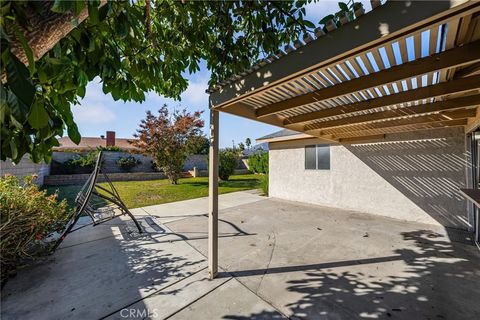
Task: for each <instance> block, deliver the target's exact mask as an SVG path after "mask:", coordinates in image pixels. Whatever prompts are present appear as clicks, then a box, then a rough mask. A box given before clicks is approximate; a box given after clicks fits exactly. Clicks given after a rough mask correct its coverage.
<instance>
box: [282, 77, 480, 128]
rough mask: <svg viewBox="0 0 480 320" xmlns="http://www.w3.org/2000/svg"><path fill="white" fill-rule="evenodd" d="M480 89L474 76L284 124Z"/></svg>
mask: <svg viewBox="0 0 480 320" xmlns="http://www.w3.org/2000/svg"><path fill="white" fill-rule="evenodd" d="M478 88H480V76H473V77H468V78H463V79H458V80H453V81H450V82H442V83H439V84H435V85H431V86H427V87H422V88H418V89H415V90H410V91H403V92H399V93H396V94H391V95H388V96H384V97H380V98H376V99H369V100H366V101H362V102H357V103H351V104H347V105H343V106H339V107H336V108H330V109H325V110H319V111H314V112H310V113H307V114H302V115H298V116H294V117H290V118H287V119H285V120H284V121H283V124H284V125H286V126H287V127H288V126H289V125H293V124H298V123H305V122H311V121H315V120H318V119H322V118H327V117H333V116H338V115H347V114H349V113H354V112H358V111H365V110H371V109H375V108H379V107H384V106H391V105H395V104H400V103H407V102H412V101H417V100H421V99H428V98H436V97H440V96H443V95H448V94H453V93H460V92H466V91H470V90H474V89H478Z"/></svg>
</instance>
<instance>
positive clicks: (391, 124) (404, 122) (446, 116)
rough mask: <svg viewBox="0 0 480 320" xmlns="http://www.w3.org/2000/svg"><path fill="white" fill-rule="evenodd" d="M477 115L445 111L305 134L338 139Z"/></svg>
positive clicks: (317, 130) (472, 111) (472, 112)
mask: <svg viewBox="0 0 480 320" xmlns="http://www.w3.org/2000/svg"><path fill="white" fill-rule="evenodd" d="M476 115H477V109H476V108H471V109H463V110H455V111H448V112H447V111H446V112H443V113H437V114H428V115H421V116H416V117H408V118H401V119H393V120H386V121H378V122H373V123H372V122H370V123H364V124H360V125H358V124H357V125H353V126H349V127H340V128H333V129H326V130H323V129H321V130H319V129H314V130H309V131H307V133H310V134H313V135H320V136H322V135H334V136H336V137H338V135H341V134H343V133H354V132H355V131H365V130H375V129H388V128H396V127H400V126H408V125H415V124H427V123H434V122H442V121H450V120H456V119H466V118H472V117H475V116H476Z"/></svg>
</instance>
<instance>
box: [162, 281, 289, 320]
mask: <svg viewBox="0 0 480 320" xmlns="http://www.w3.org/2000/svg"><path fill="white" fill-rule="evenodd" d="M169 319H177V320H181V319H245V320H247V319H287V318H286V317H284V316H283V315H282V314H281V313H279V312H278V311H277V310H275V308H273V307H272V306H271V305H270V304H268V303H266V302H265V301H263V300H262V299H260V298H259V297H258V296H257V295H256V294H254V293H253V292H251V291H250V290H248V289H247V288H246V287H245V286H243V285H242V284H241V283H240V282H239V281H237V280H236V279H231V280H229V281H228V282H226V283H224V284H223V285H222V286H220V287H219V288H218V289H217V290H215V291H213V292H212V293H210V294H209V295H207V296H205V297H204V298H203V299H200V300H199V301H197V302H195V303H193V304H191V305H189V306H188V307H186V308H185V309H182V310H181V311H180V312H178V313H176V314H175V315H173V316H172V317H171V318H169Z"/></svg>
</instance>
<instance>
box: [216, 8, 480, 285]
mask: <svg viewBox="0 0 480 320" xmlns="http://www.w3.org/2000/svg"><path fill="white" fill-rule="evenodd" d="M303 40H304V41H300V40H298V41H296V42H295V44H294V46H293V47H292V46H287V47H286V48H285V50H284V51H283V50H279V51H278V52H277V54H276V55H272V56H270V57H269V58H268V59H264V60H263V61H261V62H260V63H259V64H258V65H255V66H253V67H252V68H250V69H249V70H246V71H245V72H243V73H241V74H239V75H236V76H234V77H232V78H230V79H228V80H225V81H223V82H221V83H219V84H217V85H215V86H214V87H213V88H211V89H209V90H208V93H209V94H210V110H211V124H210V125H211V128H210V129H211V147H210V181H211V183H210V224H209V226H210V229H209V232H210V233H209V239H210V245H209V260H210V276H211V277H213V276H215V274H216V272H217V232H216V228H217V226H216V219H217V218H216V215H217V213H218V186H217V183H216V181H217V179H218V175H217V169H218V168H217V165H218V112H227V113H230V114H234V115H238V116H242V117H245V118H249V119H252V120H256V121H260V122H264V123H268V124H272V125H276V126H279V127H284V128H288V129H292V130H295V131H298V132H301V133H305V134H308V135H311V136H314V137H318V138H321V139H325V140H327V141H332V142H336V143H354V142H356V141H364V140H371V139H382V138H384V137H385V135H386V134H389V133H397V132H409V131H417V130H426V129H432V128H441V127H458V126H463V127H465V131H466V132H468V131H471V130H473V129H475V128H476V127H477V126H478V125H479V124H480V120H479V119H480V115H479V114H478V112H477V109H478V106H480V90H479V89H480V2H478V1H388V2H386V3H385V4H383V5H381V6H379V7H377V8H374V9H373V10H372V11H370V12H369V13H367V14H364V15H362V16H360V17H358V18H357V19H355V20H354V21H351V22H349V23H346V24H344V25H342V26H341V27H339V28H338V29H336V30H333V31H331V32H328V33H327V34H325V33H323V31H321V29H316V34H315V39H314V36H313V35H306V36H305V37H304V39H303Z"/></svg>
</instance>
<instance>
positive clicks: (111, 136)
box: [107, 131, 115, 147]
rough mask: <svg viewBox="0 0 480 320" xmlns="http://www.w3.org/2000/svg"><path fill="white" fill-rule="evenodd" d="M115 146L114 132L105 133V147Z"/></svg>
mask: <svg viewBox="0 0 480 320" xmlns="http://www.w3.org/2000/svg"><path fill="white" fill-rule="evenodd" d="M114 145H115V131H107V147H108V146H114Z"/></svg>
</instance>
